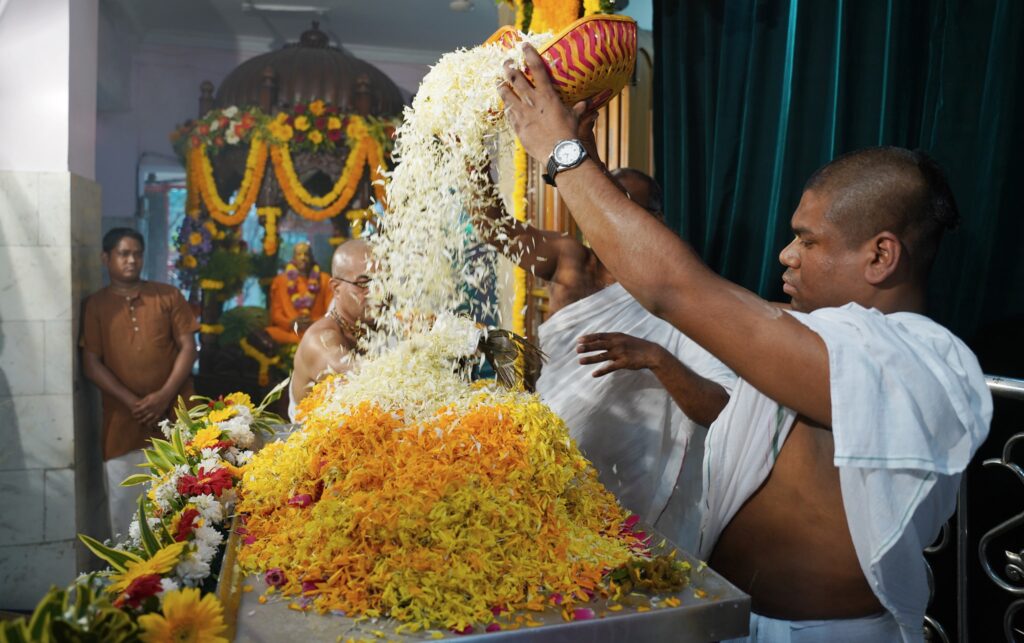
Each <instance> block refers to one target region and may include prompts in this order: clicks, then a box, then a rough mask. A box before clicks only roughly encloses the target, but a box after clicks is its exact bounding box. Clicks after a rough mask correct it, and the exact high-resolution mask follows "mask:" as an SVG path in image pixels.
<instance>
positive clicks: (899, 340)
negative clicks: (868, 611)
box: [698, 304, 992, 641]
mask: <svg viewBox="0 0 1024 643" xmlns="http://www.w3.org/2000/svg"><path fill="white" fill-rule="evenodd" d="M792 314H793V315H794V316H795V317H796V318H797V319H799V320H800V321H801V322H802V323H804V324H806V325H807V326H808V327H810V328H811V329H812V330H814V331H815V332H816V333H818V335H820V336H821V338H822V339H823V340H824V341H825V344H826V347H827V349H828V358H829V377H830V380H831V382H830V390H831V398H832V437H833V439H834V441H835V459H834V462H835V465H836V467H838V468H839V480H840V486H841V489H842V494H843V506H844V508H845V510H846V517H847V523H848V524H849V527H850V535H851V536H852V538H853V544H854V548H855V549H856V552H857V559H858V561H859V563H860V566H861V570H862V571H863V572H864V576H865V578H866V579H867V581H868V584H869V585H870V586H871V589H872V590H873V591H874V593H875V595H876V596H877V597H878V600H879V602H881V604H882V606H883V607H885V609H886V610H888V612H889V613H890V614H891V615H892V617H893V618H894V619H895V622H896V623H897V624H898V626H899V630H900V634H901V635H902V638H903V640H904V641H920V640H922V637H923V622H924V613H925V608H926V606H927V602H928V581H927V571H926V568H925V561H924V556H923V550H924V548H925V547H927V546H928V545H929V544H931V543H932V542H933V541H934V540H935V538H936V537H937V536H938V533H939V530H940V529H941V528H942V525H943V523H945V522H946V520H948V519H949V517H950V516H951V515H952V513H953V511H954V509H955V507H956V494H957V489H958V487H959V483H960V474H961V473H962V472H963V470H964V469H965V468H966V467H967V464H968V462H969V461H970V459H971V456H973V455H974V452H975V451H976V450H977V448H978V447H979V446H980V445H981V443H982V442H983V441H984V440H985V437H986V436H987V435H988V428H989V423H990V421H991V419H992V397H991V394H990V393H989V391H988V388H987V386H986V384H985V377H984V375H983V373H982V371H981V368H980V367H979V365H978V361H977V359H976V358H975V356H974V354H973V353H972V352H971V351H970V349H968V348H967V347H966V346H965V345H964V344H963V342H961V341H960V340H959V339H957V338H956V337H955V336H954V335H953V334H952V333H950V332H949V331H948V330H946V329H945V328H943V327H942V326H940V325H938V324H936V323H935V322H933V321H931V320H930V319H928V318H927V317H923V316H921V315H916V314H913V313H894V314H891V315H883V314H882V313H880V312H879V311H877V310H874V309H871V310H868V309H865V308H863V307H861V306H858V305H856V304H847V305H846V306H843V307H842V308H826V309H822V310H817V311H815V312H813V313H811V314H809V315H806V314H801V313H792ZM794 419H795V413H793V411H791V410H790V409H787V408H785V407H782V406H780V405H779V404H777V403H776V402H774V401H772V400H770V399H769V398H767V397H765V396H764V395H762V394H761V393H760V392H759V391H757V389H755V388H754V387H752V386H751V385H750V384H749V383H747V382H746V381H744V380H739V381H738V382H737V385H736V389H735V390H734V391H733V394H732V397H731V398H730V400H729V404H728V405H727V406H726V408H725V409H724V410H723V411H722V414H721V415H719V417H718V419H717V420H716V421H715V422H714V424H712V425H711V428H710V430H709V432H708V438H707V443H706V455H705V465H704V501H703V505H704V510H705V511H704V517H703V523H702V525H701V534H700V546H699V547H698V555H699V556H700V557H702V558H705V559H706V558H708V557H709V556H710V554H711V552H712V551H713V550H714V547H715V543H716V542H717V541H718V537H719V535H721V533H722V530H723V529H724V528H725V527H726V525H728V524H729V521H731V520H732V518H733V516H734V515H735V514H736V512H737V511H738V510H739V509H740V507H741V506H742V505H743V503H744V502H746V500H747V499H748V498H749V497H750V496H751V495H753V493H754V492H755V491H757V489H758V488H759V487H760V486H761V484H762V483H763V482H764V480H765V479H766V478H767V476H768V474H769V472H770V471H771V469H772V466H774V464H775V458H776V456H777V455H778V453H779V450H780V449H781V447H782V445H783V444H784V443H785V441H786V437H787V436H788V434H789V430H790V429H791V428H792V425H793V420H794ZM757 618H761V617H757ZM769 620H771V619H769ZM856 620H857V621H860V620H862V619H856ZM752 623H753V622H752ZM799 623H800V622H796V623H794V624H793V626H794V627H795V626H796V625H799ZM822 623H825V624H827V623H829V621H823V622H822ZM833 623H835V624H836V626H837V627H839V626H840V624H842V623H846V621H833ZM773 627H774V626H773ZM818 627H819V629H820V627H822V626H818ZM819 633H820V634H821V636H822V638H821V639H820V640H825V639H826V638H827V637H828V630H827V628H826V629H824V630H820V632H819ZM755 640H762V639H755ZM764 640H769V639H764ZM770 640H774V639H770ZM780 640H788V639H780ZM792 640H794V641H796V640H804V639H801V638H794V639H792ZM810 640H819V639H810ZM829 640H835V639H829ZM897 640H898V639H897Z"/></svg>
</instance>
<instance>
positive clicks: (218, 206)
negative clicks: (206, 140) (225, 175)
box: [188, 137, 267, 226]
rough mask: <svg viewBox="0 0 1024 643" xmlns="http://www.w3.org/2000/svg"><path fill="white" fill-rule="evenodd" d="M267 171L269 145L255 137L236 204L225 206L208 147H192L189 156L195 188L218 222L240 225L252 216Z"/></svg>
mask: <svg viewBox="0 0 1024 643" xmlns="http://www.w3.org/2000/svg"><path fill="white" fill-rule="evenodd" d="M266 169H267V144H266V142H264V141H263V140H262V139H261V138H259V137H254V138H253V139H252V141H251V142H250V144H249V154H248V155H247V157H246V159H245V173H244V174H243V175H242V183H241V185H240V186H239V188H238V194H237V196H236V197H235V199H234V201H232V202H231V203H225V202H224V200H223V199H222V198H221V196H220V193H219V192H218V190H217V183H216V181H215V180H214V178H213V164H212V163H210V159H209V157H208V156H207V154H206V147H205V146H199V147H195V148H192V151H191V153H190V154H189V161H188V172H189V173H190V174H191V175H192V181H191V183H192V185H198V186H199V190H198V191H199V195H200V197H201V198H202V201H203V205H205V206H206V209H207V211H208V212H209V213H210V216H211V217H213V218H214V219H215V220H216V221H217V222H218V223H220V224H222V225H227V226H237V225H238V224H240V223H242V221H245V218H246V217H247V216H249V210H251V209H252V206H253V204H254V203H256V197H257V196H258V195H259V192H260V187H262V185H263V174H264V172H266Z"/></svg>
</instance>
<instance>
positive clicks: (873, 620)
mask: <svg viewBox="0 0 1024 643" xmlns="http://www.w3.org/2000/svg"><path fill="white" fill-rule="evenodd" d="M900 638H901V635H900V626H899V625H897V624H896V619H894V618H893V617H892V614H890V613H889V612H884V613H882V614H876V615H875V616H865V617H864V618H850V619H834V620H828V621H782V620H779V619H775V618H768V617H767V616H761V615H760V614H751V615H750V634H749V635H748V636H747V637H746V638H742V639H730V640H729V641H723V642H722V643H739V642H740V641H750V642H752V643H889V642H890V641H899V640H900Z"/></svg>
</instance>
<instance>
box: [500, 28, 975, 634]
mask: <svg viewBox="0 0 1024 643" xmlns="http://www.w3.org/2000/svg"><path fill="white" fill-rule="evenodd" d="M525 58H526V62H527V65H528V67H529V69H530V70H531V72H532V77H533V81H532V82H531V81H530V80H528V79H527V78H526V77H525V76H524V74H523V73H522V72H520V71H517V70H515V69H514V68H511V67H507V68H506V78H507V84H506V85H504V86H503V87H502V88H501V89H500V90H499V92H500V94H501V97H502V100H503V101H504V103H505V108H506V114H507V116H508V119H509V121H510V122H511V123H512V126H513V128H514V129H515V131H516V133H517V134H518V136H519V137H520V140H521V142H522V144H523V146H524V147H525V148H526V150H527V152H528V153H529V154H530V155H531V156H532V157H534V158H535V159H538V160H539V161H540V162H542V163H544V162H545V161H546V160H547V159H548V158H549V157H551V154H552V151H553V150H554V148H555V147H556V146H557V145H563V146H564V145H565V144H566V143H565V142H566V141H571V140H572V137H573V136H574V135H575V134H576V131H577V124H578V120H579V118H578V114H579V113H580V112H579V111H577V112H573V111H570V110H568V109H566V108H565V107H564V106H563V105H562V104H561V102H560V99H559V97H558V94H557V92H556V91H555V90H554V88H553V87H552V85H551V82H550V79H549V78H548V76H547V75H546V74H545V72H544V70H545V67H544V63H543V61H542V60H541V58H540V56H539V55H538V54H537V53H536V52H535V51H533V50H532V49H531V48H530V47H526V48H525ZM579 107H580V108H581V110H580V111H582V108H585V106H579ZM577 143H579V142H578V141H577ZM553 165H554V171H555V176H554V179H553V180H554V182H555V183H556V185H557V187H558V191H559V195H560V196H561V197H562V198H563V199H564V200H565V202H566V204H567V205H568V207H569V209H570V210H571V211H572V214H573V217H574V218H575V220H576V222H577V223H578V224H579V226H580V229H581V230H582V231H583V233H584V234H585V235H586V236H587V239H588V240H589V241H590V243H591V244H592V246H593V248H594V250H595V252H596V253H597V255H598V256H599V257H600V258H601V261H602V262H603V264H604V265H605V266H607V268H608V270H609V271H610V273H611V274H612V275H613V276H614V277H615V278H617V279H618V280H619V282H620V283H621V284H622V285H623V287H624V288H625V289H626V290H627V291H628V292H630V293H631V294H632V295H633V296H635V297H636V298H637V300H638V301H640V302H641V303H642V304H643V305H644V307H645V308H646V309H648V310H650V311H651V312H652V313H654V314H656V315H657V316H659V317H661V318H662V319H664V320H665V321H667V322H669V323H671V324H672V325H673V326H675V327H676V328H678V329H679V330H681V331H683V332H684V333H686V334H687V335H688V336H689V337H692V338H693V339H694V340H696V341H697V342H699V343H700V344H701V345H702V346H704V347H705V348H706V349H708V351H710V352H711V353H712V354H713V355H715V356H716V357H718V358H719V359H721V360H722V362H723V363H725V364H726V365H728V366H730V367H732V368H733V369H734V370H735V371H736V373H737V375H738V376H739V377H740V378H741V380H740V381H739V382H740V383H739V384H738V385H737V388H736V391H735V392H734V394H733V396H732V399H731V401H730V404H729V405H728V407H727V408H726V409H725V410H724V411H723V412H722V414H721V415H720V416H719V418H718V419H717V420H716V421H715V423H714V424H713V425H712V427H711V428H710V431H709V438H708V442H707V451H708V452H707V454H706V458H705V461H706V466H705V480H706V482H707V493H706V502H705V507H706V510H707V511H706V515H705V516H704V517H703V519H702V523H703V530H702V531H703V533H702V535H701V538H702V541H701V547H700V552H701V553H703V555H705V556H708V557H709V561H708V562H709V564H710V565H711V566H712V567H713V568H714V569H716V571H718V572H719V573H721V574H722V575H723V576H725V577H726V578H728V579H729V580H730V581H732V582H733V583H734V584H736V585H737V586H739V587H740V588H741V589H743V590H744V591H746V592H747V593H749V594H750V595H751V599H752V610H753V612H754V613H753V615H752V618H751V621H750V637H749V640H753V641H771V642H780V641H781V642H787V641H793V642H799V643H805V642H806V643H810V642H821V643H837V642H839V641H900V640H903V641H923V640H924V623H923V619H924V613H925V610H926V606H927V599H928V596H927V573H926V567H925V564H924V559H923V549H924V547H926V546H927V545H928V544H929V543H930V542H931V541H932V540H934V538H936V537H937V536H938V533H939V531H940V529H941V527H942V525H943V524H944V523H945V521H946V520H948V518H949V517H950V515H952V513H953V510H954V506H955V501H956V490H957V487H958V485H959V482H960V476H961V475H962V473H963V471H964V468H965V467H966V466H967V464H968V462H969V461H970V459H971V457H973V455H974V454H975V452H976V450H977V448H978V447H979V446H980V445H981V443H982V442H983V441H984V439H985V437H986V436H987V434H988V429H989V422H990V421H991V415H992V400H991V396H990V394H989V393H988V390H987V388H986V386H985V380H984V376H983V375H982V372H981V369H980V368H979V366H978V362H977V359H976V358H975V357H974V355H973V354H972V353H971V352H970V350H968V349H967V348H966V347H965V346H964V345H963V343H962V342H960V340H958V339H957V338H956V337H955V336H953V334H952V333H950V332H949V331H948V330H946V329H944V328H942V327H941V326H939V325H938V324H936V323H934V322H932V321H931V320H929V319H928V318H927V317H925V316H924V312H925V311H926V310H927V301H926V294H927V292H928V288H927V285H928V284H927V282H928V275H929V272H930V270H931V266H932V263H933V261H934V258H935V256H936V254H937V252H938V247H939V243H940V241H941V239H942V237H943V234H944V231H945V230H947V229H951V228H953V227H955V226H956V224H957V223H958V221H959V212H958V209H957V206H956V201H955V199H954V197H953V194H952V191H951V189H950V187H949V183H948V181H947V179H946V177H945V176H944V174H943V172H942V170H941V169H940V168H939V167H938V165H937V164H936V163H935V162H934V161H933V160H932V159H931V158H930V157H928V155H927V154H925V153H923V152H921V151H910V150H905V149H900V148H893V147H885V148H872V149H867V150H861V151H858V152H852V153H850V154H847V155H845V156H842V157H839V158H837V159H835V160H833V161H832V162H830V163H829V164H827V165H825V166H824V167H822V168H821V169H819V170H818V171H817V172H816V173H815V174H814V175H813V176H812V177H811V178H810V179H809V180H808V182H807V183H806V185H805V187H804V192H803V195H802V197H801V199H800V203H799V205H798V206H797V208H796V211H795V212H794V213H793V216H792V218H791V221H790V225H791V228H792V230H793V235H794V238H793V240H792V241H791V242H790V243H789V244H788V245H787V246H786V247H785V248H784V249H783V250H782V252H781V253H780V255H779V259H780V261H781V263H782V264H783V266H784V267H785V273H784V275H783V283H784V287H783V290H784V292H785V293H786V294H788V295H789V296H790V297H791V307H792V309H793V311H794V312H797V313H802V314H797V315H794V314H790V313H788V312H786V311H784V310H782V309H781V308H780V307H778V306H776V305H774V304H771V303H769V302H766V301H764V300H762V299H761V298H759V297H758V296H756V295H755V294H753V293H751V292H749V291H747V290H745V289H743V288H741V287H740V286H737V285H736V284H732V283H729V282H728V281H727V280H725V279H723V278H721V277H719V276H718V275H716V274H714V273H713V272H712V271H710V270H709V269H708V268H707V267H706V266H704V265H703V263H702V262H701V260H700V258H699V257H697V255H696V254H695V253H694V252H693V250H692V248H690V247H689V246H688V245H687V244H686V243H685V242H683V241H682V240H680V239H679V238H678V237H676V236H674V235H672V234H671V233H670V232H668V231H666V230H665V229H664V228H663V227H661V226H660V225H658V224H657V223H655V222H653V221H651V220H650V219H649V218H648V217H647V216H646V213H644V212H643V210H642V208H640V207H637V206H636V205H635V204H633V203H631V202H630V201H629V200H628V199H626V198H624V197H623V196H622V195H621V194H620V192H619V190H618V189H617V187H616V186H615V185H614V184H613V183H612V182H611V181H609V180H608V178H607V177H606V176H605V175H604V173H603V172H602V171H601V168H600V166H599V165H597V164H595V163H592V162H589V160H588V159H587V158H586V155H584V154H582V153H581V154H575V155H574V154H569V153H567V152H564V150H563V153H561V154H559V156H558V159H557V160H556V161H555V162H554V164H553ZM638 256H642V257H644V261H642V262H639V261H637V259H636V258H637V257H638Z"/></svg>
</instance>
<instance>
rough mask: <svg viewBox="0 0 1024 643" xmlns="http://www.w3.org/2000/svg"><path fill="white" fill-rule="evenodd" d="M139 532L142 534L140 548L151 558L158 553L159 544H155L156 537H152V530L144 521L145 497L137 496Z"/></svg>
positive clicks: (146, 521)
mask: <svg viewBox="0 0 1024 643" xmlns="http://www.w3.org/2000/svg"><path fill="white" fill-rule="evenodd" d="M139 532H141V533H142V547H143V548H144V549H145V550H146V553H147V554H149V555H150V556H153V555H154V554H156V553H157V552H158V551H160V543H159V542H157V540H156V536H154V535H153V530H152V529H150V527H149V521H148V520H146V496H145V495H142V496H139Z"/></svg>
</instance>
